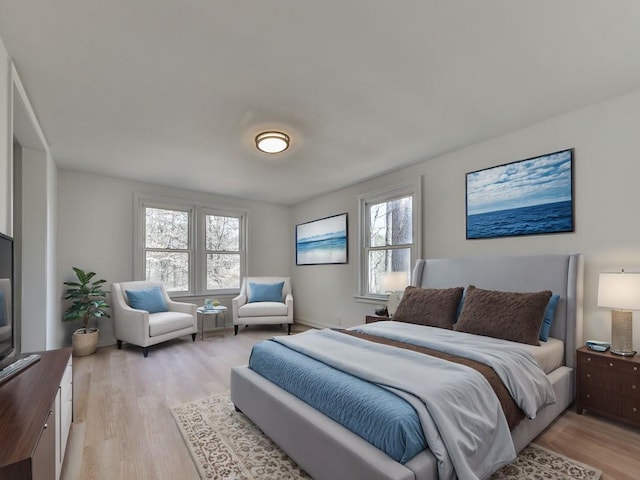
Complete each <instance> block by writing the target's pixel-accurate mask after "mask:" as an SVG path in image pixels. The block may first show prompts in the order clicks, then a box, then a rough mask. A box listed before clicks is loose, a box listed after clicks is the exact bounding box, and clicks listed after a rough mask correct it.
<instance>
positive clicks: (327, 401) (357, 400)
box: [249, 340, 427, 464]
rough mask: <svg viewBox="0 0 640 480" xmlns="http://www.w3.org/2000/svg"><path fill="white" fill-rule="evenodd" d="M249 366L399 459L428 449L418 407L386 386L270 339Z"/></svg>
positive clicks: (254, 353) (256, 349) (258, 348)
mask: <svg viewBox="0 0 640 480" xmlns="http://www.w3.org/2000/svg"><path fill="white" fill-rule="evenodd" d="M249 367H250V368H251V369H252V370H254V371H256V372H257V373H259V374H260V375H262V376H263V377H265V378H266V379H268V380H269V381H271V382H272V383H275V384H276V385H278V386H279V387H280V388H282V389H284V390H286V391H287V392H289V393H291V394H292V395H295V396H296V397H298V398H299V399H301V400H302V401H304V402H306V403H308V404H309V405H311V406H312V407H314V408H315V409H316V410H319V411H320V412H322V413H324V414H325V415H326V416H328V417H330V418H332V419H333V420H335V421H336V422H338V423H339V424H341V425H342V426H344V427H345V428H347V429H349V430H351V431H352V432H353V433H355V434H357V435H359V436H360V437H362V438H364V439H365V440H367V441H368V442H369V443H371V444H372V445H374V446H376V447H377V448H379V449H380V450H382V451H384V452H385V453H387V455H389V456H390V457H391V458H393V459H394V460H396V461H397V462H400V463H403V464H404V463H406V462H407V461H409V460H411V459H412V458H413V457H414V456H415V455H416V454H417V453H418V452H420V451H422V450H424V449H425V448H427V443H426V440H425V438H424V434H423V431H422V426H421V425H420V420H419V419H418V414H417V413H416V411H415V410H414V408H413V407H412V406H411V405H410V404H409V403H407V402H406V401H405V400H403V399H402V398H400V397H398V396H397V395H395V394H394V393H392V392H390V391H388V390H386V389H384V388H382V387H379V386H377V385H374V384H372V383H369V382H366V381H364V380H361V379H359V378H356V377H354V376H352V375H350V374H348V373H344V372H342V371H340V370H336V369H334V368H332V367H329V366H328V365H325V364H324V363H322V362H320V361H318V360H314V359H313V358H310V357H308V356H306V355H303V354H301V353H298V352H296V351H294V350H291V349H289V348H287V347H285V346H284V345H281V344H279V343H276V342H273V341H270V340H265V341H262V342H259V343H257V344H256V345H254V347H253V350H252V351H251V357H250V359H249Z"/></svg>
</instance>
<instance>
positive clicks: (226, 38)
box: [0, 0, 640, 205]
mask: <svg viewBox="0 0 640 480" xmlns="http://www.w3.org/2000/svg"><path fill="white" fill-rule="evenodd" d="M0 38H2V40H3V42H4V44H5V46H6V48H7V50H8V52H9V55H10V56H11V57H12V59H13V61H14V62H15V65H16V68H17V70H18V73H19V74H20V76H21V79H22V81H23V84H24V86H25V88H26V91H27V93H28V95H29V97H30V100H31V103H32V105H33V107H34V110H35V112H36V115H37V116H38V119H39V121H40V123H41V126H42V129H43V131H44V134H45V136H46V138H47V140H48V142H49V145H50V147H51V151H52V153H53V155H54V158H55V159H56V162H57V163H58V165H60V166H61V167H64V168H70V169H76V170H83V171H89V172H96V173H101V174H106V175H112V176H118V177H125V178H130V179H136V180H143V181H148V182H152V183H157V184H162V185H171V186H176V187H182V188H187V189H192V190H199V191H205V192H214V193H218V194H224V195H231V196H237V197H242V198H250V199H257V200H261V201H268V202H274V203H281V204H285V205H293V204H296V203H298V202H300V201H303V200H305V199H308V198H312V197H315V196H317V195H320V194H322V193H325V192H329V191H332V190H335V189H338V188H341V187H344V186H346V185H350V184H353V183H356V182H358V181H360V180H362V179H365V178H370V177H373V176H377V175H379V174H382V173H385V172H387V171H390V170H393V169H395V168H397V167H399V166H403V165H409V164H413V163H416V162H420V161H423V160H426V159H429V158H433V157H435V156H438V155H441V154H442V153H444V152H447V151H451V150H455V149H457V148H460V147H463V146H466V145H469V144H472V143H474V142H477V141H480V140H483V139H487V138H491V137H495V136H497V135H500V134H503V133H507V132H509V131H513V130H516V129H520V128H522V127H525V126H527V125H531V124H534V123H536V122H539V121H541V120H544V119H547V118H550V117H554V116H557V115H559V114H562V113H565V112H568V111H571V110H574V109H577V108H580V107H583V106H586V105H590V104H593V103H597V102H599V101H602V100H605V99H608V98H611V97H614V96H617V95H620V94H623V93H627V92H630V91H633V90H637V89H638V88H640V1H638V0H616V1H614V2H609V1H604V0H562V1H559V0H536V1H526V0H483V1H478V0H415V1H414V0H411V1H407V0H399V1H397V2H392V1H391V0H386V1H381V0H357V1H335V0H324V1H322V2H305V1H300V0H271V1H264V0H262V1H258V0H253V1H252V0H228V1H220V0H219V1H213V0H102V1H77V0H55V1H50V0H22V1H16V0H0ZM266 128H281V129H282V130H283V131H285V132H286V133H288V134H289V135H290V136H291V138H292V145H291V147H290V148H289V150H287V151H286V152H285V153H283V154H279V155H275V156H274V155H268V154H264V153H260V152H258V151H257V150H256V149H255V147H254V145H253V138H254V136H255V135H256V134H257V133H258V132H260V131H262V130H263V129H266ZM532 153H540V152H532Z"/></svg>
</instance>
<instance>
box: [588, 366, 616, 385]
mask: <svg viewBox="0 0 640 480" xmlns="http://www.w3.org/2000/svg"><path fill="white" fill-rule="evenodd" d="M613 379H614V377H613V376H612V375H611V372H610V371H608V370H606V369H605V368H596V367H593V366H591V365H586V366H583V367H582V368H580V381H581V383H582V385H583V386H584V388H587V387H596V388H601V389H604V390H612V389H613V388H614V386H613Z"/></svg>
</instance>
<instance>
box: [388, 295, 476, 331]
mask: <svg viewBox="0 0 640 480" xmlns="http://www.w3.org/2000/svg"><path fill="white" fill-rule="evenodd" d="M463 290H464V289H463V288H462V287H455V288H418V287H407V288H406V289H405V291H404V295H403V297H402V300H401V301H400V304H399V305H398V308H397V309H396V311H395V313H394V314H393V320H396V321H398V322H406V323H417V324H418V325H426V326H428V327H440V328H448V329H449V330H451V329H452V328H453V321H454V319H455V317H456V312H457V310H458V303H460V298H461V297H462V291H463Z"/></svg>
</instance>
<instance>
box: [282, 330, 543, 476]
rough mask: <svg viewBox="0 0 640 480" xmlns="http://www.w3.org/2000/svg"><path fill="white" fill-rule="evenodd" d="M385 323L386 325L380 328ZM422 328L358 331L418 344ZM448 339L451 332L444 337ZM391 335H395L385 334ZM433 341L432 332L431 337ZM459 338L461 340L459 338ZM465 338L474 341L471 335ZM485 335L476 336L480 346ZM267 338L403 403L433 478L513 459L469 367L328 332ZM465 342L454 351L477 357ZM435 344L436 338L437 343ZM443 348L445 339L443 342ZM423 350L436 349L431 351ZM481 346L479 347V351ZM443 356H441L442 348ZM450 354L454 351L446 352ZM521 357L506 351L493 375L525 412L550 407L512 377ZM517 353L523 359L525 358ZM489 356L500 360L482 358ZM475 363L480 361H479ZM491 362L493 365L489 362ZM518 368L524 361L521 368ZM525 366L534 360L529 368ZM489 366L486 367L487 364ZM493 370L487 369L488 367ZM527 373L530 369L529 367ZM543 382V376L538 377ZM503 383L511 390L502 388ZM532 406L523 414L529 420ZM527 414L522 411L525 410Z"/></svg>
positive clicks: (486, 393)
mask: <svg viewBox="0 0 640 480" xmlns="http://www.w3.org/2000/svg"><path fill="white" fill-rule="evenodd" d="M385 324H392V325H385ZM425 328H428V327H422V326H416V325H411V324H399V322H378V323H376V324H370V325H367V326H362V327H358V328H357V330H360V331H362V332H364V333H371V334H375V335H379V336H385V337H388V338H393V337H394V336H401V337H403V338H402V339H400V338H396V339H398V340H401V341H409V343H414V344H417V345H423V344H422V341H423V340H424V336H425V335H424V332H425V330H424V329H425ZM432 330H438V331H442V332H446V333H448V334H449V335H454V336H455V337H456V341H455V342H456V344H457V345H459V342H458V340H457V339H458V338H459V336H460V334H459V333H458V332H451V331H445V330H442V329H432ZM392 332H395V333H392ZM435 333H437V334H438V335H439V334H440V332H435ZM462 335H463V336H464V335H466V334H462ZM471 337H477V336H475V335H472V336H471ZM482 339H485V337H479V339H477V342H480V343H482ZM273 340H275V341H277V342H279V343H282V344H283V345H286V346H287V347H289V348H291V349H293V350H296V351H298V352H300V353H303V354H305V355H309V356H311V357H313V358H316V359H318V360H320V361H322V362H324V363H326V364H328V365H331V366H333V367H334V368H337V369H339V370H342V371H345V372H347V373H350V374H352V375H355V376H357V377H359V378H362V379H364V380H367V381H370V382H373V383H376V384H378V385H380V386H382V387H384V388H387V389H388V390H390V391H393V392H394V393H396V394H397V395H399V396H401V397H402V398H404V399H405V400H406V401H408V402H409V403H410V404H411V405H412V406H413V407H414V408H415V409H416V411H417V412H418V415H419V418H420V421H421V423H422V428H423V431H424V435H425V438H426V440H427V443H428V444H429V448H430V450H431V452H432V453H433V454H434V456H435V457H436V459H437V461H438V474H439V478H440V479H441V480H452V479H455V478H456V476H457V477H458V478H460V479H465V480H466V479H483V478H486V477H488V476H489V475H491V473H493V472H494V471H495V470H497V469H498V468H500V467H501V466H502V465H505V464H507V463H510V462H511V461H513V460H514V459H515V457H516V452H515V449H514V446H513V442H512V440H511V435H510V432H509V427H508V425H507V422H506V420H505V418H504V414H503V413H502V409H501V407H500V404H499V402H498V399H497V397H496V396H495V394H494V393H493V390H492V389H491V386H490V385H489V383H488V382H487V380H486V379H485V378H484V377H483V376H482V375H481V374H480V373H478V372H477V371H475V370H474V369H472V368H469V367H466V366H463V365H459V364H456V363H452V362H448V361H446V360H442V359H439V358H435V357H430V356H427V355H423V354H420V353H417V352H413V351H410V350H405V349H398V348H395V347H391V346H387V345H382V344H377V343H373V342H368V341H366V340H362V339H359V338H355V337H351V336H348V335H344V334H341V333H339V332H334V331H332V330H328V329H327V330H320V331H317V330H310V331H307V332H304V333H302V334H298V335H294V336H291V337H275V338H274V339H273ZM472 340H473V339H466V340H465V343H464V345H465V346H464V347H463V348H462V349H465V350H467V353H468V351H473V352H474V353H473V355H474V356H469V355H461V356H467V357H469V358H473V359H477V358H476V357H475V356H476V355H478V356H479V355H480V354H479V353H478V352H479V351H480V350H481V349H482V347H481V346H480V345H479V344H478V345H475V346H474V343H473V341H472ZM441 342H444V340H442V339H441ZM449 342H450V343H451V342H452V340H451V339H450V340H449ZM423 346H425V347H427V348H434V349H439V348H437V347H435V346H433V345H423ZM485 348H486V347H485ZM445 351H448V350H445ZM450 353H453V354H456V355H459V353H456V352H450ZM521 353H522V352H518V351H517V349H507V350H505V352H504V355H505V356H506V360H505V361H503V362H497V363H499V364H500V366H499V367H498V369H499V370H501V371H502V370H504V371H503V372H502V374H501V373H500V372H498V370H496V372H497V373H498V375H500V376H501V378H502V375H505V376H507V377H509V380H508V383H507V382H505V385H507V387H508V388H509V389H510V391H511V388H513V390H514V391H515V392H516V395H517V397H516V396H514V399H515V400H516V402H517V403H518V404H519V405H526V406H528V407H529V406H533V405H536V404H538V403H540V402H542V403H541V405H543V404H544V403H547V402H548V401H553V396H554V394H553V390H552V388H551V385H550V384H549V382H548V381H547V388H545V387H544V385H541V388H542V390H544V391H543V393H539V392H538V391H537V390H535V391H529V390H528V388H529V387H530V384H529V383H528V382H527V381H526V380H525V383H524V384H522V382H520V380H519V379H521V378H522V377H526V376H527V373H525V372H527V371H528V370H527V369H528V367H529V366H525V367H524V368H525V371H524V372H523V370H522V364H523V361H522V357H523V356H522V355H521ZM524 353H525V356H526V357H529V358H531V357H530V356H529V355H528V354H526V352H524ZM488 356H489V357H492V358H493V357H499V356H502V355H495V354H489V355H488ZM479 361H482V360H479ZM492 361H493V362H496V360H495V359H494V360H492ZM524 364H525V365H526V361H525V362H524ZM532 365H533V367H536V368H537V366H536V365H535V361H533V363H532ZM492 366H493V365H492ZM494 369H495V367H494ZM531 369H532V370H533V368H531ZM542 376H543V377H544V378H545V379H546V376H544V374H542ZM509 385H511V387H510V386H509ZM534 410H535V411H537V408H533V407H532V408H531V411H533V415H534V416H535V411H534ZM525 413H526V414H527V415H530V413H529V412H528V411H527V410H525Z"/></svg>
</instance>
